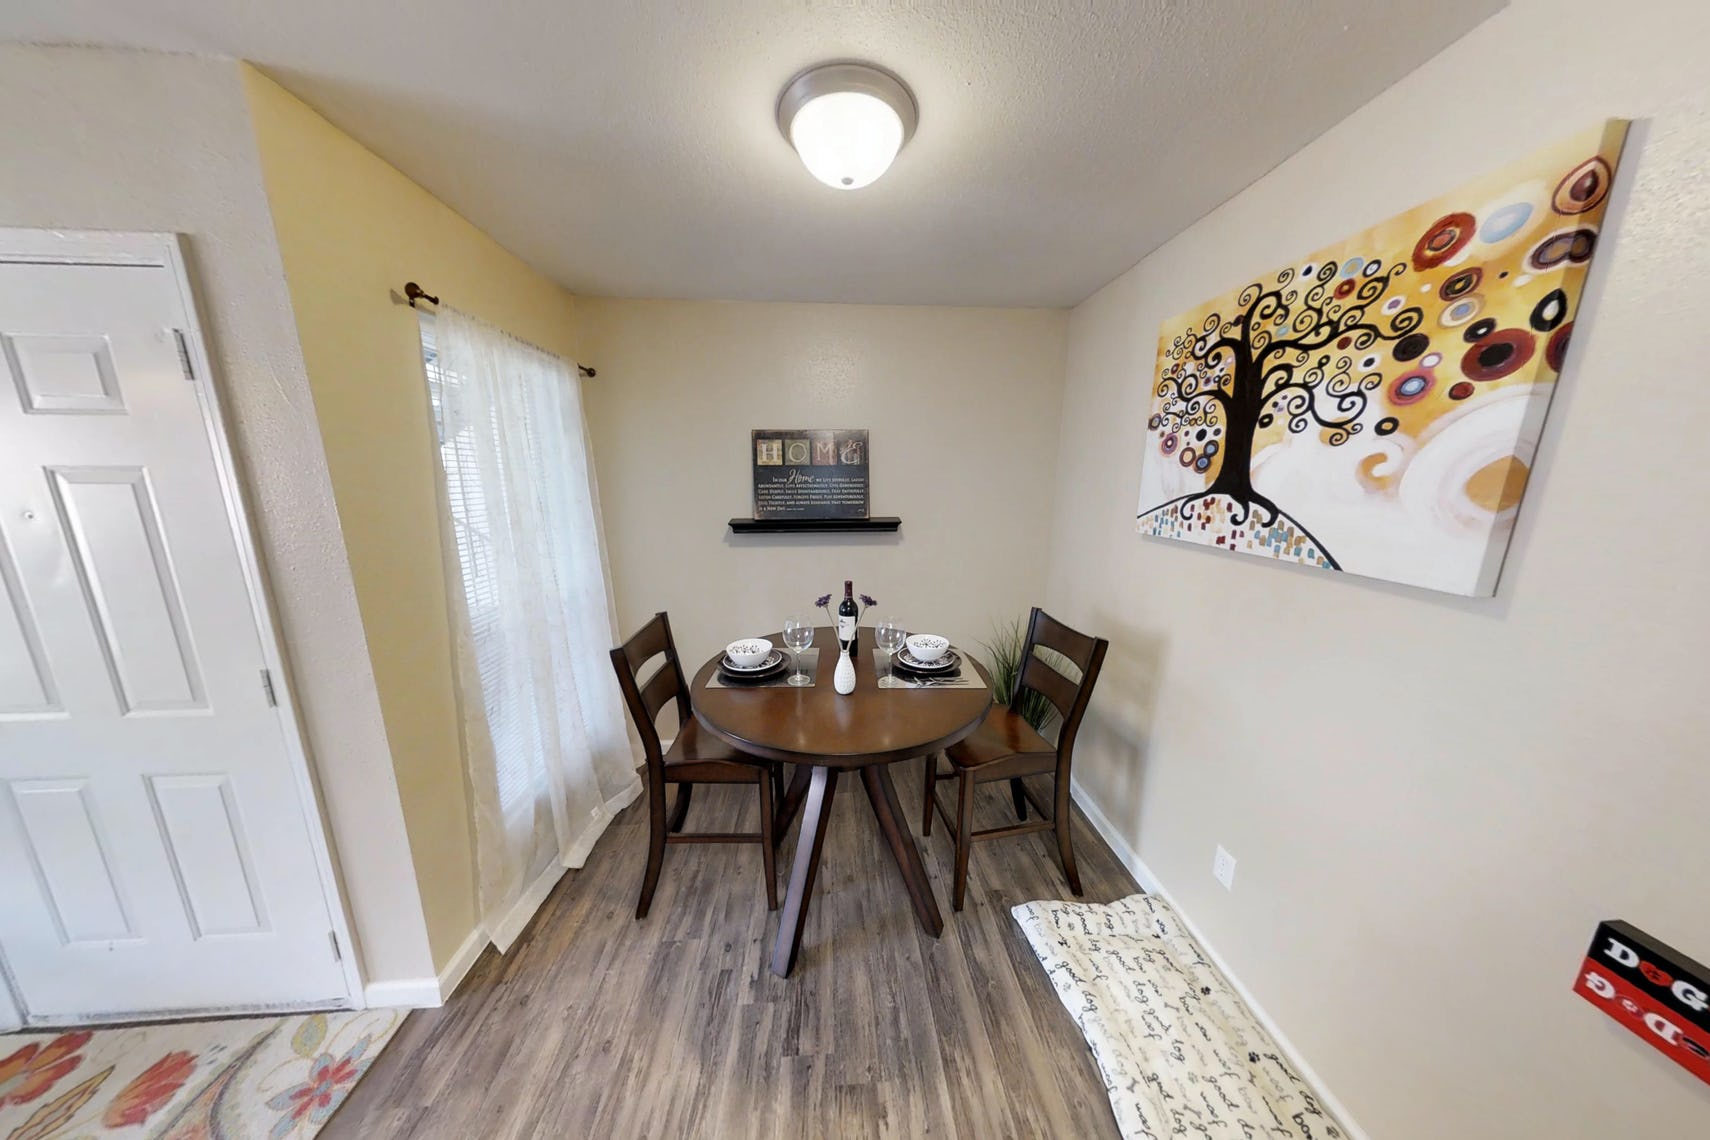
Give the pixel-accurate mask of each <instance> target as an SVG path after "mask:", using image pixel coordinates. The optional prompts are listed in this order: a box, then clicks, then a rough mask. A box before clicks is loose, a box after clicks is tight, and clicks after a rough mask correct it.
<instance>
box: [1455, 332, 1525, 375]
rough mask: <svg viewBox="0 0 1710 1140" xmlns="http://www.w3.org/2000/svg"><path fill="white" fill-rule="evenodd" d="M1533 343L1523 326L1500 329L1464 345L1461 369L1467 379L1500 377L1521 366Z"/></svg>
mask: <svg viewBox="0 0 1710 1140" xmlns="http://www.w3.org/2000/svg"><path fill="white" fill-rule="evenodd" d="M1536 347H1537V340H1536V338H1535V337H1533V336H1532V334H1531V333H1529V332H1527V331H1526V330H1525V329H1501V330H1499V331H1497V332H1493V333H1491V334H1490V335H1489V336H1487V337H1485V338H1484V339H1483V340H1481V341H1479V342H1478V343H1477V344H1475V345H1473V346H1472V347H1471V348H1469V349H1467V354H1466V355H1465V356H1463V357H1461V372H1462V373H1464V374H1465V375H1466V377H1467V379H1469V380H1500V379H1502V378H1503V377H1504V376H1512V375H1513V374H1514V373H1515V372H1518V371H1519V370H1520V369H1521V368H1522V367H1524V366H1525V364H1526V362H1527V361H1528V360H1530V359H1532V353H1533V351H1534V349H1535V348H1536Z"/></svg>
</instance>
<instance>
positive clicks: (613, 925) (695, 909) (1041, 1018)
mask: <svg viewBox="0 0 1710 1140" xmlns="http://www.w3.org/2000/svg"><path fill="white" fill-rule="evenodd" d="M892 777H893V779H895V781H896V783H897V791H898V795H899V796H900V798H901V799H902V803H903V808H904V810H905V811H906V812H907V813H908V817H909V819H910V820H911V821H912V827H913V830H914V832H915V834H916V838H917V841H918V842H920V844H921V851H922V855H923V857H924V858H925V861H926V867H927V871H928V872H929V873H930V874H931V876H932V881H933V889H934V890H935V891H936V892H937V895H938V901H939V906H940V907H941V908H942V910H943V912H944V918H945V923H944V934H943V936H942V937H941V938H939V939H933V938H931V937H929V936H928V935H926V934H924V933H923V932H922V931H921V930H920V927H919V926H918V925H917V924H916V922H915V919H914V913H913V911H912V910H911V909H910V907H909V903H908V897H907V895H906V894H905V893H904V890H903V884H902V879H901V876H900V875H899V873H898V871H897V868H896V864H895V863H894V862H893V861H892V860H891V857H890V853H889V852H888V851H887V850H886V849H885V847H884V845H883V841H882V840H881V838H880V837H879V833H878V828H877V826H876V825H875V823H874V821H873V819H872V811H871V809H870V807H869V806H868V804H867V801H866V797H865V796H864V795H863V794H862V792H861V789H860V786H859V783H858V782H856V781H850V780H845V781H843V782H841V783H840V784H839V787H838V793H837V797H836V800H835V801H834V805H833V817H832V820H831V826H830V832H829V834H828V836H827V838H826V845H825V853H824V859H823V862H822V863H821V865H820V873H819V886H818V892H817V895H816V897H815V899H814V901H813V906H812V909H811V912H810V915H809V920H808V927H807V933H806V936H805V938H804V940H803V944H802V951H801V958H800V959H799V961H798V963H797V966H796V971H795V974H794V975H793V976H792V977H791V978H789V979H788V980H785V979H782V978H777V977H774V976H773V975H772V974H771V973H770V972H769V971H768V970H767V968H766V963H767V958H768V955H769V953H770V951H771V945H772V937H773V935H774V933H775V932H776V930H777V917H776V914H775V913H769V912H768V911H767V910H766V904H765V896H764V895H763V894H762V891H763V886H762V881H761V871H760V852H759V850H758V849H757V848H755V847H751V846H734V845H695V846H674V847H671V848H668V849H667V850H666V853H665V867H664V872H663V874H662V875H661V878H660V883H659V891H658V894H657V895H656V896H655V897H654V900H653V909H652V913H651V914H650V915H649V916H648V918H647V919H645V920H644V921H642V922H636V921H635V919H634V917H633V915H634V908H635V896H636V891H637V890H638V888H639V886H640V881H641V872H642V867H643V864H644V862H645V857H646V842H647V816H646V810H645V807H644V806H643V804H642V803H641V802H640V801H638V802H637V803H636V804H634V805H632V806H631V807H630V808H628V809H627V810H625V811H624V813H623V814H622V815H621V816H620V817H619V818H618V819H617V820H616V821H615V822H614V823H613V824H612V827H611V829H610V830H609V831H608V832H607V834H606V835H605V836H604V837H603V838H602V839H601V840H600V842H599V844H598V846H597V847H596V849H595V850H594V852H593V854H592V855H591V856H590V858H589V860H588V863H587V866H585V867H584V868H582V869H581V870H579V871H572V872H570V873H569V874H567V875H566V876H565V877H564V879H563V881H562V882H561V883H560V884H559V885H558V887H557V889H556V890H554V892H553V894H552V895H551V897H550V898H548V899H547V901H546V903H545V905H544V906H542V908H541V910H540V913H539V914H538V915H537V916H536V917H535V919H534V922H533V923H532V925H531V926H530V928H529V930H528V931H527V932H526V933H525V934H524V936H523V938H522V939H521V940H520V941H519V942H518V943H517V944H516V945H515V946H514V947H512V949H511V951H510V953H509V954H508V955H505V956H504V957H500V956H499V955H498V954H496V953H494V952H493V951H492V950H491V949H489V950H488V951H487V953H486V954H485V955H484V956H483V957H482V958H481V960H480V961H479V962H478V963H477V964H476V966H475V968H474V970H473V971H472V972H471V973H470V975H469V977H468V979H467V980H466V981H465V982H464V983H463V986H462V988H461V989H460V990H459V991H458V992H457V994H456V995H454V996H453V998H452V1000H451V1001H450V1002H449V1003H448V1004H447V1005H446V1007H445V1008H444V1009H439V1010H422V1011H418V1012H416V1013H414V1014H412V1015H411V1016H410V1018H409V1019H408V1021H406V1022H405V1024H404V1026H403V1028H402V1029H401V1030H400V1031H399V1033H398V1035H397V1037H396V1039H395V1040H394V1041H393V1043H392V1044H391V1045H390V1046H389V1047H388V1048H387V1049H386V1051H385V1052H384V1053H382V1054H381V1056H380V1058H379V1059H378V1060H377V1061H376V1062H375V1063H374V1066H373V1068H372V1069H371V1070H370V1071H369V1073H368V1075H367V1076H366V1077H364V1078H363V1080H362V1082H361V1083H360V1084H359V1085H357V1087H356V1089H355V1091H354V1092H353V1093H352V1094H351V1096H350V1098H349V1100H348V1101H347V1102H346V1103H345V1104H344V1106H343V1107H342V1108H340V1110H339V1111H338V1113H337V1114H336V1115H335V1116H334V1117H333V1119H332V1121H331V1122H330V1123H329V1125H328V1127H327V1129H326V1130H325V1131H324V1132H323V1133H322V1136H323V1137H324V1138H325V1140H346V1138H362V1140H378V1138H382V1137H400V1138H401V1137H479V1138H481V1140H513V1138H523V1137H584V1136H593V1137H614V1138H619V1140H628V1138H630V1137H679V1136H682V1137H741V1138H744V1140H746V1138H751V1137H752V1138H762V1137H777V1138H779V1140H784V1138H789V1140H795V1138H798V1137H816V1136H834V1137H891V1136H895V1137H922V1136H930V1137H947V1138H948V1137H968V1138H976V1137H977V1138H979V1140H989V1138H993V1137H1035V1136H1050V1137H1113V1136H1116V1134H1117V1133H1116V1125H1115V1121H1114V1120H1113V1119H1112V1117H1111V1112H1110V1106H1109V1103H1108V1101H1107V1100H1106V1099H1105V1092H1104V1087H1103V1085H1102V1083H1101V1082H1100V1080H1099V1077H1098V1072H1097V1069H1096V1068H1095V1067H1094V1065H1093V1061H1092V1057H1091V1054H1090V1053H1088V1051H1087V1048H1086V1044H1085V1042H1084V1041H1083V1040H1082V1039H1081V1036H1080V1032H1079V1030H1077V1029H1076V1028H1075V1025H1074V1023H1073V1022H1072V1021H1070V1019H1069V1016H1068V1014H1067V1013H1066V1012H1065V1011H1064V1009H1063V1008H1062V1005H1061V1004H1060V1003H1059V1001H1058V1000H1057V996H1056V994H1055V993H1054V992H1053V991H1052V989H1051V987H1050V983H1049V982H1048V981H1047V980H1046V978H1045V975H1044V972H1043V971H1042V970H1041V969H1040V967H1039V963H1038V961H1037V960H1036V959H1035V958H1034V957H1033V953H1032V950H1031V949H1030V948H1029V947H1028V945H1027V941H1026V939H1024V938H1023V937H1022V935H1021V932H1020V930H1019V929H1018V928H1017V927H1016V925H1015V922H1014V920H1013V919H1012V918H1010V915H1009V907H1010V906H1011V905H1013V904H1015V903H1018V902H1023V901H1026V900H1029V899H1037V898H1068V897H1070V896H1069V894H1068V887H1067V885H1066V884H1065V883H1064V881H1063V877H1062V872H1061V870H1060V869H1059V868H1058V865H1057V860H1056V855H1055V852H1054V849H1053V848H1052V846H1051V839H1050V836H1049V835H1048V834H1038V835H1026V836H1021V837H1019V838H1015V839H1007V840H998V841H994V842H991V843H984V844H980V845H979V846H977V847H975V849H974V853H973V857H972V860H971V866H970V870H969V879H968V899H967V906H966V909H964V910H963V911H962V912H961V913H960V914H956V913H954V912H953V911H951V910H950V868H951V846H950V841H949V838H948V837H947V836H946V835H945V834H944V832H943V821H942V820H940V821H938V823H937V824H936V825H935V826H934V828H933V835H932V837H931V838H930V839H928V840H920V839H919V837H918V832H919V819H920V806H921V802H920V780H921V770H920V762H919V761H915V762H910V763H905V764H898V765H896V766H895V767H894V768H893V769H892ZM952 790H953V786H952V787H951V788H946V789H945V792H950V791H952ZM1037 790H1038V791H1039V792H1040V793H1041V795H1042V796H1044V795H1045V793H1046V792H1047V791H1048V789H1047V787H1045V786H1041V787H1039V788H1038V789H1037ZM941 794H943V793H941ZM1047 798H1048V797H1047ZM757 814H758V806H757V799H756V796H755V794H754V791H753V789H752V788H721V787H702V788H699V789H698V790H697V791H696V793H695V800H694V806H693V807H692V809H691V810H690V812H689V820H688V827H689V829H691V830H697V831H701V830H705V831H725V830H752V829H753V828H754V827H755V826H756V819H757ZM1012 821H1013V814H1012V809H1011V808H1010V807H1009V794H1008V788H1007V787H1006V786H1005V785H1003V784H994V785H987V786H986V787H983V788H981V789H980V792H979V802H978V806H977V809H976V812H975V826H976V827H992V826H1000V825H1002V824H1004V823H1007V822H1012ZM1074 824H1075V832H1074V838H1075V851H1076V854H1077V856H1078V858H1079V862H1080V868H1081V877H1082V882H1083V884H1084V886H1085V887H1086V895H1085V898H1086V901H1089V902H1108V901H1111V900H1113V899H1117V898H1121V897H1122V896H1124V895H1128V894H1132V893H1134V892H1135V891H1136V890H1137V889H1138V888H1137V887H1136V886H1135V884H1134V880H1133V879H1132V878H1131V877H1130V876H1129V875H1128V872H1127V871H1126V870H1124V869H1123V867H1122V866H1121V864H1120V863H1118V862H1117V860H1116V857H1115V856H1114V855H1113V854H1112V853H1111V851H1110V849H1109V848H1108V847H1106V846H1105V844H1104V843H1103V841H1102V840H1100V839H1099V838H1098V836H1097V834H1096V833H1094V832H1093V830H1092V829H1091V827H1089V826H1088V825H1087V823H1086V821H1085V819H1083V818H1082V817H1081V816H1080V814H1079V813H1078V812H1077V813H1076V816H1075V821H1074ZM793 844H794V834H793V832H792V836H791V839H790V840H789V841H788V842H786V844H785V854H787V853H788V852H789V851H790V850H791V848H792V847H793ZM788 866H789V863H788V861H787V860H786V859H784V858H780V860H779V869H780V876H781V878H782V877H784V876H787V868H788ZM782 892H783V885H782V882H780V887H779V893H780V897H781V896H782Z"/></svg>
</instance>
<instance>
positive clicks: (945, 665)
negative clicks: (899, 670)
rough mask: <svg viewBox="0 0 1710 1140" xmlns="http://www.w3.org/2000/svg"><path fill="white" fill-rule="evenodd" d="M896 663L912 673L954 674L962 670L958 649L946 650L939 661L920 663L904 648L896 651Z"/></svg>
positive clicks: (906, 647)
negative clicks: (959, 669)
mask: <svg viewBox="0 0 1710 1140" xmlns="http://www.w3.org/2000/svg"><path fill="white" fill-rule="evenodd" d="M896 663H898V665H901V667H903V668H906V670H908V672H911V673H952V672H956V670H958V668H961V655H958V653H956V649H946V651H944V656H940V658H939V660H937V661H920V660H917V658H915V655H913V653H910V651H908V646H903V648H901V649H898V651H896Z"/></svg>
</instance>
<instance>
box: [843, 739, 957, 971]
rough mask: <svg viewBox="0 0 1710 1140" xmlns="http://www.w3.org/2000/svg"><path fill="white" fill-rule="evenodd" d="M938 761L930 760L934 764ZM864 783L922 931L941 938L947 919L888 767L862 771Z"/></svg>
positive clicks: (879, 766)
mask: <svg viewBox="0 0 1710 1140" xmlns="http://www.w3.org/2000/svg"><path fill="white" fill-rule="evenodd" d="M935 759H936V757H930V756H929V757H927V763H929V764H930V763H932V762H933V760H935ZM861 783H862V784H863V785H864V786H865V787H866V789H867V798H868V799H869V800H871V801H872V802H873V816H874V818H875V819H877V820H878V821H879V831H880V832H881V833H882V834H883V835H884V837H885V842H886V843H888V844H889V845H890V848H891V854H892V855H893V856H895V857H896V861H897V870H899V871H901V872H902V878H903V886H905V887H907V888H908V897H909V901H910V902H912V903H913V904H914V916H915V918H917V919H919V920H920V928H921V929H922V930H924V931H926V932H927V933H928V934H930V935H932V937H934V938H937V937H938V936H939V935H940V934H941V933H943V931H944V919H943V918H942V917H941V916H940V915H939V913H938V900H937V899H935V898H934V897H933V895H932V883H931V881H930V880H929V879H927V877H926V867H925V866H924V865H923V864H922V863H921V861H920V850H919V848H917V847H915V845H914V838H913V837H912V836H910V835H909V833H908V830H907V829H906V828H905V827H904V826H903V822H902V805H900V804H899V803H897V789H896V786H895V785H894V784H892V783H891V770H890V765H888V764H869V765H868V766H867V767H865V768H863V769H861Z"/></svg>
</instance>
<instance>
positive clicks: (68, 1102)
mask: <svg viewBox="0 0 1710 1140" xmlns="http://www.w3.org/2000/svg"><path fill="white" fill-rule="evenodd" d="M405 1012H406V1011H404V1010H395V1009H370V1010H359V1011H355V1012H340V1013H311V1014H293V1015H291V1016H289V1017H257V1018H234V1019H229V1020H225V1021H196V1022H179V1023H174V1024H162V1025H147V1026H137V1027H134V1028H128V1029H80V1030H76V1031H74V1032H64V1033H17V1034H11V1035H8V1036H5V1037H0V1055H3V1056H0V1140H105V1138H107V1137H117V1138H124V1140H264V1138H265V1140H308V1138H309V1137H312V1136H314V1135H315V1133H317V1132H319V1131H320V1130H321V1126H322V1125H324V1124H326V1122H327V1118H328V1117H330V1116H331V1115H332V1114H333V1111H334V1110H335V1109H337V1108H338V1106H339V1105H340V1104H342V1103H343V1102H344V1098H345V1096H346V1095H347V1094H349V1092H350V1090H351V1088H352V1087H354V1086H355V1084H356V1082H357V1081H358V1080H360V1079H362V1074H363V1073H365V1072H367V1071H368V1066H369V1065H370V1064H371V1063H372V1062H373V1060H374V1058H375V1057H376V1056H377V1055H378V1054H379V1052H380V1050H381V1049H384V1048H385V1047H386V1042H387V1041H389V1040H391V1037H392V1034H393V1033H395V1032H397V1029H398V1026H399V1025H401V1024H402V1023H403V1019H404V1013H405Z"/></svg>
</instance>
